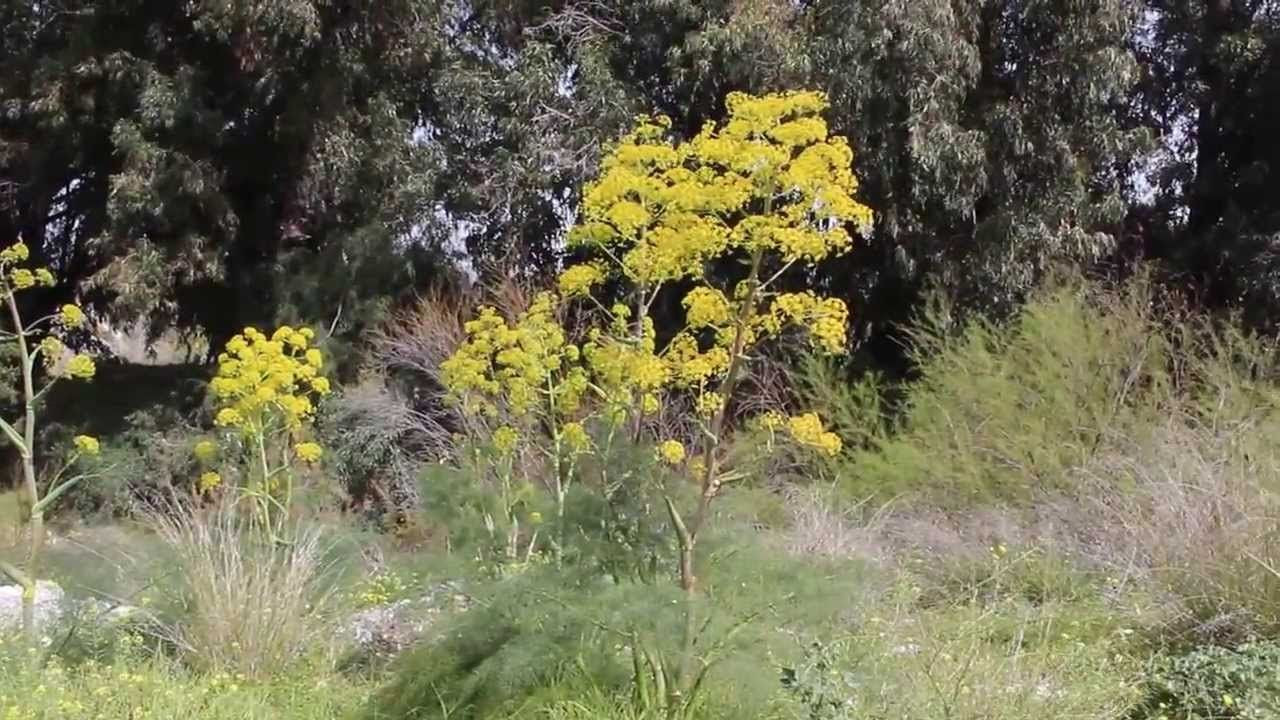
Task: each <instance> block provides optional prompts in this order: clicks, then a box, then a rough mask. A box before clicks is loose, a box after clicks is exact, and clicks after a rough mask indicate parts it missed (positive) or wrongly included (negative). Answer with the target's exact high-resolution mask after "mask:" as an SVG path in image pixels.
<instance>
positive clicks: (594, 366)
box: [582, 308, 671, 422]
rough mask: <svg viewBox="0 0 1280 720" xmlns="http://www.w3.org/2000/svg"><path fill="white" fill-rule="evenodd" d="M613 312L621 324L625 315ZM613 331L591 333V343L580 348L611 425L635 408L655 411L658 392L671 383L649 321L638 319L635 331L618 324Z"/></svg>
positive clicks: (650, 411)
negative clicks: (607, 411)
mask: <svg viewBox="0 0 1280 720" xmlns="http://www.w3.org/2000/svg"><path fill="white" fill-rule="evenodd" d="M621 310H622V308H616V309H615V311H616V312H615V315H616V316H617V317H618V319H619V320H620V321H622V320H625V318H626V315H625V314H619V313H620V311H621ZM618 325H619V326H618V327H615V328H613V330H612V332H609V333H604V332H600V331H599V330H595V331H592V333H591V338H590V340H589V341H588V342H587V343H586V344H585V345H584V346H583V348H582V353H583V355H584V356H585V357H586V360H587V366H588V368H590V371H591V381H592V383H593V386H594V387H595V388H596V389H597V391H598V392H599V393H600V395H601V397H602V399H603V400H604V402H605V404H606V405H607V406H608V408H609V415H610V417H611V419H612V420H613V421H614V422H617V421H619V420H621V418H622V417H623V416H624V415H625V414H626V413H629V412H634V411H635V410H636V408H637V407H639V409H640V410H642V411H643V412H645V413H652V412H654V411H656V410H657V405H658V393H660V392H661V391H662V389H663V388H664V387H665V386H666V385H667V383H668V382H669V381H670V378H671V373H670V369H669V368H668V366H667V364H666V363H665V362H663V360H662V358H661V357H660V356H659V355H658V354H657V353H656V349H657V331H656V330H655V328H654V325H653V319H652V318H648V317H645V318H641V320H640V322H639V324H638V326H637V327H638V332H637V331H636V329H632V331H631V332H629V333H628V332H627V331H626V328H625V327H624V326H622V323H621V322H619V324H618Z"/></svg>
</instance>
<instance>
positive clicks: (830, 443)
mask: <svg viewBox="0 0 1280 720" xmlns="http://www.w3.org/2000/svg"><path fill="white" fill-rule="evenodd" d="M753 424H754V425H755V426H756V427H758V428H761V429H764V430H767V431H769V432H782V431H784V430H785V431H786V433H787V434H788V435H790V436H791V439H792V440H794V441H795V442H797V443H799V444H800V445H803V446H805V447H809V448H812V449H814V450H817V451H818V452H821V453H823V454H825V455H833V456H834V455H838V454H839V453H840V449H841V448H842V447H843V443H841V441H840V436H839V435H836V434H835V433H833V432H830V431H828V430H827V429H826V428H825V427H823V425H822V418H820V417H819V416H818V414H817V413H814V412H810V413H805V414H803V415H796V416H792V417H788V416H786V415H783V414H782V413H780V412H778V411H776V410H770V411H769V412H766V413H761V414H760V415H757V416H756V417H755V419H754V420H753Z"/></svg>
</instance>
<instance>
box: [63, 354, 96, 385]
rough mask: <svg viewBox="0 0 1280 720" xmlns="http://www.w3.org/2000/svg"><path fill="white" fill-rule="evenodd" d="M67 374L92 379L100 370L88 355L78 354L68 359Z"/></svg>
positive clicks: (81, 378) (77, 377)
mask: <svg viewBox="0 0 1280 720" xmlns="http://www.w3.org/2000/svg"><path fill="white" fill-rule="evenodd" d="M66 372H67V375H68V376H70V377H73V378H76V379H78V380H90V379H92V378H93V376H94V375H95V374H97V372H98V366H97V365H96V364H94V362H93V358H91V357H89V356H88V355H76V356H75V357H73V358H71V359H70V360H68V361H67V368H66Z"/></svg>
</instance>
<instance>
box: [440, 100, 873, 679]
mask: <svg viewBox="0 0 1280 720" xmlns="http://www.w3.org/2000/svg"><path fill="white" fill-rule="evenodd" d="M726 106H727V109H728V117H727V118H726V119H725V121H724V122H722V123H708V124H707V125H706V126H704V127H703V128H702V129H701V131H700V132H698V133H697V134H696V135H695V136H694V137H692V138H689V139H687V140H686V141H683V142H680V141H677V140H676V139H675V138H674V137H673V134H672V132H671V123H670V121H669V120H668V119H667V118H665V117H661V116H658V117H645V118H640V119H639V120H638V122H637V124H636V126H635V128H634V129H633V130H632V131H631V132H630V133H629V134H627V135H626V136H624V137H623V138H622V139H621V140H620V141H619V142H618V143H616V144H615V145H614V146H613V147H612V148H611V149H610V150H609V151H608V152H607V153H606V155H605V157H604V159H603V161H602V164H601V170H600V174H599V176H598V177H597V178H596V179H595V180H594V181H593V182H591V183H589V184H588V185H587V186H586V187H585V188H584V189H583V198H582V205H581V208H580V215H579V221H578V223H577V224H576V225H575V227H574V228H573V229H572V230H571V231H570V233H569V235H568V244H569V248H570V249H571V250H573V251H574V252H575V255H576V256H578V257H581V258H583V261H582V262H580V263H577V264H573V265H571V266H569V267H567V268H565V269H564V271H563V272H562V273H561V275H560V276H559V278H558V281H557V282H556V290H555V291H554V292H547V293H544V294H542V295H540V296H539V299H538V300H537V301H536V302H535V307H534V308H531V310H530V312H528V313H526V314H525V315H523V316H521V317H517V318H512V319H510V320H508V319H505V318H502V317H500V316H499V315H498V314H497V312H496V311H495V310H493V309H491V308H486V309H482V310H481V311H480V315H479V317H477V318H476V319H475V320H473V321H472V322H471V323H469V324H468V326H467V328H466V329H467V334H468V338H467V341H466V342H465V343H464V344H463V346H462V347H461V348H460V349H459V350H458V352H457V353H456V354H455V355H454V356H453V357H452V358H450V359H449V360H448V361H447V362H446V363H445V364H444V366H443V367H442V370H443V373H442V378H443V380H444V382H445V385H446V387H447V388H449V390H450V391H451V392H452V393H453V394H454V397H455V398H456V399H457V400H458V401H459V404H460V406H461V407H462V409H463V411H464V412H467V413H481V414H483V413H490V414H493V413H496V412H497V411H498V409H499V406H500V405H505V406H506V408H507V409H508V410H510V411H511V413H512V414H513V415H516V416H522V415H525V414H527V411H528V410H529V409H530V408H532V407H535V406H536V407H538V408H541V409H542V411H543V412H542V413H541V414H540V418H541V419H540V421H539V422H538V423H536V424H534V425H533V426H532V427H531V428H529V431H530V432H531V433H537V432H539V431H544V430H546V429H547V428H550V433H551V434H552V438H553V440H554V445H555V449H556V450H557V451H559V450H560V449H561V447H562V445H563V440H564V433H563V428H564V424H563V423H565V422H569V421H575V422H582V421H584V419H592V420H594V421H595V422H597V423H600V424H602V425H603V428H604V429H605V431H606V433H607V434H606V437H610V438H611V437H612V433H613V432H615V431H616V430H618V429H619V428H621V427H623V426H624V425H625V426H626V427H627V428H628V429H629V430H630V431H631V432H632V433H633V434H634V435H635V436H636V437H637V438H638V437H641V436H642V435H643V430H644V428H647V427H652V423H648V422H647V420H649V419H651V418H652V417H653V416H654V415H656V414H658V413H659V412H660V411H661V410H662V409H663V408H664V404H665V403H666V402H668V400H669V399H671V398H674V397H678V396H683V397H684V398H686V399H687V404H688V405H689V406H690V407H692V408H693V409H694V413H693V415H694V416H695V417H694V422H695V423H696V432H695V433H694V434H693V437H692V438H685V439H686V440H691V442H690V444H689V445H690V446H689V447H688V449H686V446H685V443H682V442H680V441H679V440H677V439H675V438H663V437H652V438H651V439H652V440H654V441H656V444H657V449H656V456H657V457H656V459H657V460H659V461H660V462H662V463H665V464H667V465H670V466H673V467H676V468H678V469H683V470H684V471H685V472H688V473H689V474H690V475H691V476H692V477H691V478H690V479H691V480H693V482H694V484H695V485H696V487H697V490H698V492H697V496H696V498H697V499H696V501H695V503H694V505H693V506H692V507H691V508H686V509H684V510H682V509H680V508H679V507H678V503H677V500H676V498H675V497H673V496H672V495H671V494H668V493H664V497H663V501H664V504H665V505H666V507H667V510H668V515H669V517H670V520H671V525H672V528H673V530H674V534H675V536H676V541H677V544H678V547H679V573H680V578H679V580H680V585H681V587H683V588H684V589H685V590H686V592H688V593H690V594H692V593H693V592H694V591H695V588H696V587H697V573H696V566H695V559H696V547H697V541H698V538H699V536H700V534H701V532H702V530H703V527H704V525H705V524H706V522H707V521H708V519H709V517H710V508H711V505H712V503H713V501H714V500H715V498H716V497H717V496H718V495H719V494H720V490H721V487H722V486H723V485H724V484H725V483H726V482H728V481H730V480H732V479H734V478H736V477H739V476H740V475H738V474H737V473H735V472H734V471H733V470H732V469H730V468H726V467H724V462H725V452H726V445H727V439H728V433H729V431H730V429H731V428H730V424H731V422H730V421H731V412H732V409H733V406H734V401H735V395H736V394H737V393H738V392H739V390H740V387H741V384H742V380H743V378H744V377H746V376H747V374H748V373H749V372H750V366H751V362H752V358H753V357H755V355H756V350H757V348H759V347H760V345H761V344H762V343H765V342H766V341H770V340H776V339H778V338H779V337H781V336H783V335H784V334H787V333H795V334H798V335H801V336H803V337H804V338H805V339H807V341H808V342H809V343H810V344H811V345H812V346H813V347H814V348H815V349H816V350H817V351H819V352H825V353H840V352H843V351H844V349H845V345H846V337H845V333H846V326H847V323H848V315H849V313H848V308H847V307H846V306H845V304H844V302H843V301H842V300H840V299H839V298H833V297H824V296H822V295H820V294H818V293H816V292H814V291H812V290H804V291H800V292H793V291H788V290H787V289H786V287H784V284H794V283H793V282H792V281H793V280H794V279H796V278H802V277H803V274H802V273H803V271H804V270H806V269H807V268H810V267H811V266H813V265H814V264H815V263H819V262H822V261H824V260H826V259H828V258H832V257H835V256H838V255H840V254H842V253H845V252H846V251H848V250H849V248H850V246H851V244H852V236H851V234H850V230H851V229H861V228H865V227H866V226H867V225H869V223H870V222H871V220H872V214H871V211H870V209H869V208H867V207H866V206H865V205H863V204H861V203H859V202H858V201H857V200H856V199H855V194H856V191H857V187H858V183H857V179H856V178H855V177H854V175H853V171H852V162H853V153H852V150H851V149H850V147H849V145H848V143H847V141H846V140H845V139H844V138H841V137H838V136H832V135H831V134H830V133H829V132H828V129H827V125H826V122H825V121H824V120H823V119H822V112H823V111H824V110H825V109H826V107H827V102H826V98H825V97H824V96H823V95H822V94H821V93H815V92H789V93H777V94H770V95H764V96H751V95H746V94H743V93H731V94H730V95H729V96H728V97H727V98H726ZM733 261H738V262H739V263H740V266H741V267H743V268H745V269H744V270H743V271H741V272H737V273H733V274H731V275H730V276H729V277H727V278H726V277H724V275H725V273H724V270H723V268H725V267H731V266H732V265H733ZM713 265H715V266H716V267H717V268H719V270H718V272H716V273H713V272H711V268H712V266H713ZM606 292H607V294H606ZM677 292H682V293H683V294H682V297H681V301H680V304H681V307H682V308H683V310H684V315H685V324H684V326H683V327H682V328H677V331H676V332H675V333H674V336H673V337H671V339H670V340H668V341H666V342H664V343H662V344H659V343H658V340H657V335H658V334H657V332H656V329H655V322H654V308H655V303H657V302H658V300H659V298H660V297H664V295H665V296H669V295H670V294H671V293H677ZM575 308H576V309H582V311H583V312H584V313H588V314H590V316H591V317H593V318H595V322H593V323H590V328H589V329H588V330H587V331H586V332H585V333H584V334H583V337H581V338H574V339H570V338H566V336H565V332H564V330H563V328H562V326H561V325H559V324H557V323H556V317H557V316H558V315H561V316H562V315H564V314H566V313H568V312H570V310H571V309H575ZM574 340H577V341H578V342H577V344H575V343H574ZM548 418H554V421H553V422H548V421H547V419H548ZM770 421H771V422H774V421H776V425H777V427H778V428H779V429H781V430H785V432H786V433H787V434H788V435H789V436H790V438H791V439H792V440H793V441H795V442H796V444H797V445H798V446H800V447H804V448H809V449H812V450H815V451H817V452H820V453H825V454H835V453H838V452H839V451H840V447H841V443H840V438H839V437H838V436H837V435H835V434H834V433H831V432H829V431H828V430H826V429H825V428H824V427H823V424H822V421H821V419H820V418H819V417H818V416H817V415H816V414H814V413H804V414H801V415H798V416H796V417H785V416H779V417H778V418H771V420H770ZM521 439H522V441H527V440H525V439H524V435H521ZM556 470H557V473H556V474H557V477H559V475H560V472H559V471H560V470H562V467H561V466H560V465H557V466H556ZM557 482H559V480H557ZM690 606H691V607H692V604H690ZM690 612H692V610H690ZM692 642H693V639H692V635H690V637H688V638H686V643H690V645H689V647H690V649H691V648H692V645H691V643H692ZM685 660H686V662H685V663H684V664H683V667H682V670H681V672H680V673H678V675H679V676H680V677H679V680H680V682H679V683H677V684H676V685H675V686H674V689H675V692H677V693H679V691H680V688H684V689H688V688H689V687H690V686H691V685H692V683H693V682H694V679H693V678H692V677H691V676H690V673H694V672H695V670H694V669H693V667H694V665H695V663H693V662H692V658H691V657H687V658H685ZM664 672H665V671H664ZM673 697H674V696H673ZM682 702H684V701H682Z"/></svg>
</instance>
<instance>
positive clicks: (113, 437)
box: [40, 363, 207, 518]
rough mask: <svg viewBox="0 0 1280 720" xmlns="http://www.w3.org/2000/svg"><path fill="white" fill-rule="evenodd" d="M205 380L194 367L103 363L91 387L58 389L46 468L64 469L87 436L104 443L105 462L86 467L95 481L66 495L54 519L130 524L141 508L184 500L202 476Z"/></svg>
mask: <svg viewBox="0 0 1280 720" xmlns="http://www.w3.org/2000/svg"><path fill="white" fill-rule="evenodd" d="M206 377H207V375H206V371H205V369H204V368H202V367H200V366H194V365H121V364H116V363H100V364H99V366H98V375H97V377H96V378H95V380H94V381H93V382H91V383H88V384H75V385H73V384H70V383H59V384H57V385H55V386H54V388H53V390H52V391H51V393H50V395H49V398H48V402H47V413H46V415H45V416H44V417H45V421H44V422H45V423H46V424H45V425H44V427H43V428H42V431H41V437H40V445H41V447H42V448H46V449H47V451H48V452H49V453H50V454H49V455H48V457H47V459H46V461H45V462H46V464H47V467H48V468H51V469H53V470H56V469H57V468H58V467H60V465H61V460H62V456H63V454H64V453H65V452H66V448H68V447H70V439H71V437H72V436H74V435H78V434H81V433H85V434H89V435H93V436H95V437H97V438H99V440H100V441H101V443H102V454H101V455H100V456H99V457H97V458H86V459H84V460H82V461H81V466H82V468H81V469H82V470H84V471H86V472H90V473H92V474H93V477H92V478H91V479H89V480H87V481H85V482H82V483H79V484H78V485H77V486H76V487H75V488H73V489H72V490H71V491H69V492H68V493H67V494H66V495H64V496H63V497H62V499H61V500H59V502H58V504H57V505H56V506H55V508H54V512H55V513H64V512H65V513H68V514H70V515H72V516H75V517H81V518H88V517H94V516H98V517H110V516H123V515H126V514H129V513H130V512H131V511H132V509H133V505H134V503H135V502H137V501H139V500H154V499H156V498H158V497H161V496H165V495H167V494H168V493H170V492H171V491H173V490H175V489H177V490H178V491H179V492H185V491H186V490H187V489H188V488H189V487H190V484H191V481H192V479H193V478H194V477H196V476H197V475H198V473H197V472H195V466H194V462H193V457H192V455H191V448H192V446H193V445H194V443H195V437H196V434H197V430H196V427H195V426H193V424H192V422H193V419H194V418H195V417H196V416H197V413H198V411H199V409H200V408H201V406H202V404H203V402H204V382H205V379H206ZM55 451H56V452H55Z"/></svg>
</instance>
